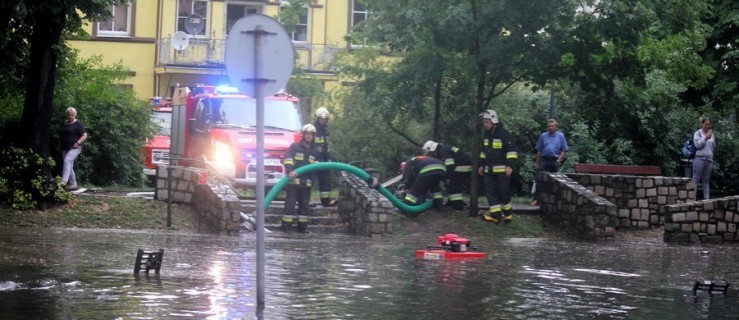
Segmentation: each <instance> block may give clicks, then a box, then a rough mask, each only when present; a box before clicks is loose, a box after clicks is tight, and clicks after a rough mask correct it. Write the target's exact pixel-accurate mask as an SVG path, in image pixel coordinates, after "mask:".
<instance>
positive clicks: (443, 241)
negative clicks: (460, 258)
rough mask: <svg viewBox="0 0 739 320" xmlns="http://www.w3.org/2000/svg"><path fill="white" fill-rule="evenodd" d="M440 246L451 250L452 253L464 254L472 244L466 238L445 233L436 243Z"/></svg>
mask: <svg viewBox="0 0 739 320" xmlns="http://www.w3.org/2000/svg"><path fill="white" fill-rule="evenodd" d="M436 242H437V243H438V244H439V245H440V246H442V247H444V248H447V249H449V250H451V251H452V252H465V251H467V248H469V247H471V246H472V242H471V241H470V240H469V239H467V238H462V237H460V236H458V235H456V234H454V233H447V234H445V235H443V236H439V237H438V238H437V241H436Z"/></svg>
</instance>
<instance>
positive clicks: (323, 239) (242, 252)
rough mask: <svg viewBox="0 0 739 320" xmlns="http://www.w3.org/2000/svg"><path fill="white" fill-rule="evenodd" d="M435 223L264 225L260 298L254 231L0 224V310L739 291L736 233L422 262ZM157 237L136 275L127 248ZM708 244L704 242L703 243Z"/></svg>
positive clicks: (242, 310) (504, 302)
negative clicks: (419, 230) (361, 229)
mask: <svg viewBox="0 0 739 320" xmlns="http://www.w3.org/2000/svg"><path fill="white" fill-rule="evenodd" d="M436 236H437V235H416V236H406V237H394V238H383V239H367V238H362V237H354V236H347V235H316V234H310V235H299V234H290V235H283V234H270V236H269V237H268V238H267V239H266V248H267V252H266V264H267V265H266V284H265V285H266V299H267V301H266V306H264V309H260V308H259V307H257V306H256V275H255V270H256V268H255V258H256V255H255V252H254V250H255V249H254V248H255V246H256V244H255V235H252V234H244V235H242V236H240V237H227V236H215V235H207V234H188V233H182V232H162V231H122V230H76V229H14V228H0V244H1V245H2V247H1V248H2V249H0V319H116V318H121V319H171V318H190V319H242V318H243V319H252V318H258V319H262V318H263V319H532V318H538V319H591V318H615V319H627V318H628V319H662V318H668V317H669V318H670V319H714V318H726V317H735V315H736V314H739V303H738V302H739V299H738V298H737V296H738V295H737V290H736V288H735V287H733V286H732V287H730V289H729V294H727V295H726V296H723V295H712V296H711V295H708V294H705V293H700V292H699V293H698V295H696V296H695V297H694V296H693V294H692V291H691V289H692V285H693V283H694V281H695V280H696V279H702V278H720V279H724V280H727V281H729V282H730V283H732V285H733V284H736V283H737V280H738V279H739V271H738V270H736V268H735V266H734V264H735V261H739V260H737V258H739V257H737V255H738V254H737V252H739V249H738V248H737V247H736V246H716V247H702V248H696V247H691V246H670V245H666V244H664V243H661V242H659V241H653V240H631V239H618V241H616V240H611V241H607V242H594V243H593V242H579V241H560V240H545V239H512V240H508V241H503V242H496V243H493V242H491V241H488V240H487V239H472V241H473V243H476V245H477V246H479V247H480V248H481V249H482V250H484V251H487V252H488V258H487V259H484V260H470V261H430V260H429V261H426V260H417V259H415V257H414V252H415V249H418V248H422V247H424V246H425V245H426V244H428V243H429V242H433V241H434V239H435V237H436ZM139 248H141V249H145V250H156V249H159V248H163V249H164V250H165V254H164V260H163V266H162V269H161V274H159V275H156V274H153V273H151V274H149V275H146V274H143V273H142V274H139V275H133V274H132V271H133V264H134V259H135V254H136V251H137V250H138V249H139ZM706 250H708V251H710V255H706V254H703V253H702V252H703V251H706Z"/></svg>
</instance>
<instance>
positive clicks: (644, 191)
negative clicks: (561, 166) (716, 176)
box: [567, 173, 695, 229]
mask: <svg viewBox="0 0 739 320" xmlns="http://www.w3.org/2000/svg"><path fill="white" fill-rule="evenodd" d="M567 176H568V177H569V178H570V179H572V180H574V181H576V182H577V183H579V184H581V185H583V186H585V187H586V188H588V189H589V190H591V191H593V192H595V194H597V195H599V196H601V197H603V198H605V199H606V200H608V201H609V202H611V203H613V204H614V205H615V206H616V208H617V210H618V224H617V225H616V226H617V227H619V228H625V229H648V228H652V227H655V226H662V225H663V224H664V216H663V215H661V214H660V212H659V209H660V208H661V207H663V206H666V205H672V204H676V203H685V202H688V201H692V200H693V199H695V184H693V183H692V181H691V179H690V178H680V177H661V176H633V175H605V174H582V173H571V174H567Z"/></svg>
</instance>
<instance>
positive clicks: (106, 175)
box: [52, 52, 156, 186]
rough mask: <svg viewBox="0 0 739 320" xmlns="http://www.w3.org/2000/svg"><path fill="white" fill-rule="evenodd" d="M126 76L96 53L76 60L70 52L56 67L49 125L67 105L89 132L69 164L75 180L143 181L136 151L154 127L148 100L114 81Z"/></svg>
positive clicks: (105, 183) (103, 182)
mask: <svg viewBox="0 0 739 320" xmlns="http://www.w3.org/2000/svg"><path fill="white" fill-rule="evenodd" d="M126 74H127V71H126V69H125V68H124V67H123V66H122V65H120V64H115V65H104V64H103V63H102V59H101V57H99V56H94V57H91V58H87V59H80V58H78V57H77V56H76V54H74V53H73V52H72V53H71V54H70V55H68V56H67V59H65V60H64V63H63V64H62V66H61V68H60V75H59V78H58V85H57V92H56V98H55V100H54V115H57V116H58V118H57V119H58V121H55V122H53V123H54V124H55V125H56V126H58V125H60V124H61V123H62V121H63V120H64V117H63V115H64V109H66V108H67V107H70V106H71V107H74V108H75V109H77V113H78V119H80V120H81V121H82V123H83V124H84V125H85V127H86V129H87V134H88V140H87V141H86V142H85V143H84V146H83V150H82V153H81V154H80V156H79V157H78V158H77V160H76V161H75V165H74V167H75V173H76V174H77V179H78V181H82V182H83V183H84V182H86V183H92V184H94V185H100V186H109V185H123V186H140V185H142V184H143V182H144V180H143V174H142V171H141V164H142V163H143V155H142V153H141V149H142V148H143V147H144V144H145V141H146V138H149V137H151V136H152V135H153V134H154V133H155V132H156V131H155V130H156V129H155V128H154V127H153V125H152V122H151V118H150V116H151V110H150V107H149V105H148V103H147V102H146V101H143V100H140V99H138V98H136V96H135V95H134V93H133V91H132V90H130V89H128V88H125V87H123V86H120V85H119V84H120V83H121V80H123V79H125V77H126ZM55 132H56V131H55ZM56 141H58V136H56V133H54V135H53V136H52V150H58V143H56Z"/></svg>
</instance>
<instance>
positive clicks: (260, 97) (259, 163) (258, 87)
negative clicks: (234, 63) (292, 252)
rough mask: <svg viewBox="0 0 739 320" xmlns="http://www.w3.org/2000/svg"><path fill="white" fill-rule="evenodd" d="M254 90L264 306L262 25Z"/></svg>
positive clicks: (259, 256)
mask: <svg viewBox="0 0 739 320" xmlns="http://www.w3.org/2000/svg"><path fill="white" fill-rule="evenodd" d="M254 29H255V30H254V33H255V34H254V70H255V72H254V79H255V82H254V92H255V93H256V98H257V306H258V307H260V308H264V306H265V298H264V295H265V294H264V280H265V279H264V93H263V92H262V81H269V80H267V79H262V78H261V76H262V63H261V62H262V48H261V46H262V36H263V35H264V29H263V27H262V26H261V25H257V26H256V28H254Z"/></svg>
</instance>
